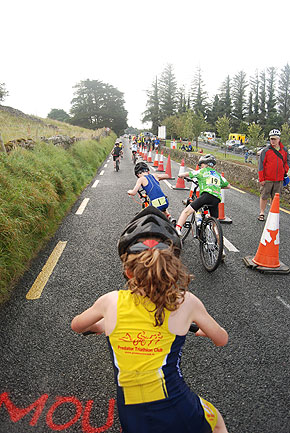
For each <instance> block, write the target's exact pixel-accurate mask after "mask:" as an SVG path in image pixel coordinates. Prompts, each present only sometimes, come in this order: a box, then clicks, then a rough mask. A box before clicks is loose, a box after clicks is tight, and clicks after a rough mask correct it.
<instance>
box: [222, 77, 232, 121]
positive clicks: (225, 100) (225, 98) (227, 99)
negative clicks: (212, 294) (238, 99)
mask: <svg viewBox="0 0 290 433" xmlns="http://www.w3.org/2000/svg"><path fill="white" fill-rule="evenodd" d="M220 101H221V116H223V115H225V116H227V118H229V119H230V118H231V116H232V99H231V80H230V77H229V75H228V76H227V78H226V79H225V81H224V82H223V83H222V85H221V90H220Z"/></svg>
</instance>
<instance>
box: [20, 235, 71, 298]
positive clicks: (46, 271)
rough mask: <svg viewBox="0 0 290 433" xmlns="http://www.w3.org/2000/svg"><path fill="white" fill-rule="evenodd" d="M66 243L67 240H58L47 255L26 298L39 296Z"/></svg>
mask: <svg viewBox="0 0 290 433" xmlns="http://www.w3.org/2000/svg"><path fill="white" fill-rule="evenodd" d="M66 244H67V241H65V242H61V241H59V242H58V244H57V245H56V247H55V248H54V250H53V252H52V253H51V255H50V256H49V258H48V260H47V262H46V263H45V265H44V266H43V268H42V270H41V272H40V273H39V275H38V277H37V278H36V280H35V281H34V283H33V285H32V286H31V289H30V290H29V292H28V293H27V295H26V299H31V300H32V299H38V298H40V296H41V294H42V291H43V289H44V287H45V285H46V283H47V281H48V279H49V277H50V275H51V274H52V272H53V270H54V268H55V266H56V264H57V262H58V260H59V258H60V256H61V255H62V252H63V250H64V249H65V247H66Z"/></svg>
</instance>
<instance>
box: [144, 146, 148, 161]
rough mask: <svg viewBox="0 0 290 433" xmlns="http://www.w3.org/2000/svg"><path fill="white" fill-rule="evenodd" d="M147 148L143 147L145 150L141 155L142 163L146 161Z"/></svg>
mask: <svg viewBox="0 0 290 433" xmlns="http://www.w3.org/2000/svg"><path fill="white" fill-rule="evenodd" d="M147 156H148V155H147V147H145V150H144V154H143V160H144V161H147Z"/></svg>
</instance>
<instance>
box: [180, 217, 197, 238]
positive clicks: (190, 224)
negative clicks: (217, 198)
mask: <svg viewBox="0 0 290 433" xmlns="http://www.w3.org/2000/svg"><path fill="white" fill-rule="evenodd" d="M194 224H195V219H194V213H193V214H192V215H189V217H188V218H187V220H186V221H185V223H184V224H183V226H182V228H181V230H180V231H181V235H180V238H181V239H182V241H183V242H184V241H185V239H186V238H187V236H188V235H189V233H190V230H191V229H192V228H193V225H194Z"/></svg>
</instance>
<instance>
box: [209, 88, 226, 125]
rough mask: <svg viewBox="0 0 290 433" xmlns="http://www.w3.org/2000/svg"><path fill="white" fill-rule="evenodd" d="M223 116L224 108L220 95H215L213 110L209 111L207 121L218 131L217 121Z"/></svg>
mask: <svg viewBox="0 0 290 433" xmlns="http://www.w3.org/2000/svg"><path fill="white" fill-rule="evenodd" d="M222 115H223V106H222V103H221V101H220V98H219V95H215V97H214V100H213V102H212V106H211V108H209V109H208V110H207V113H206V120H207V122H208V123H209V124H210V125H211V126H212V127H213V128H214V130H216V121H217V120H218V118H219V117H222Z"/></svg>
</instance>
